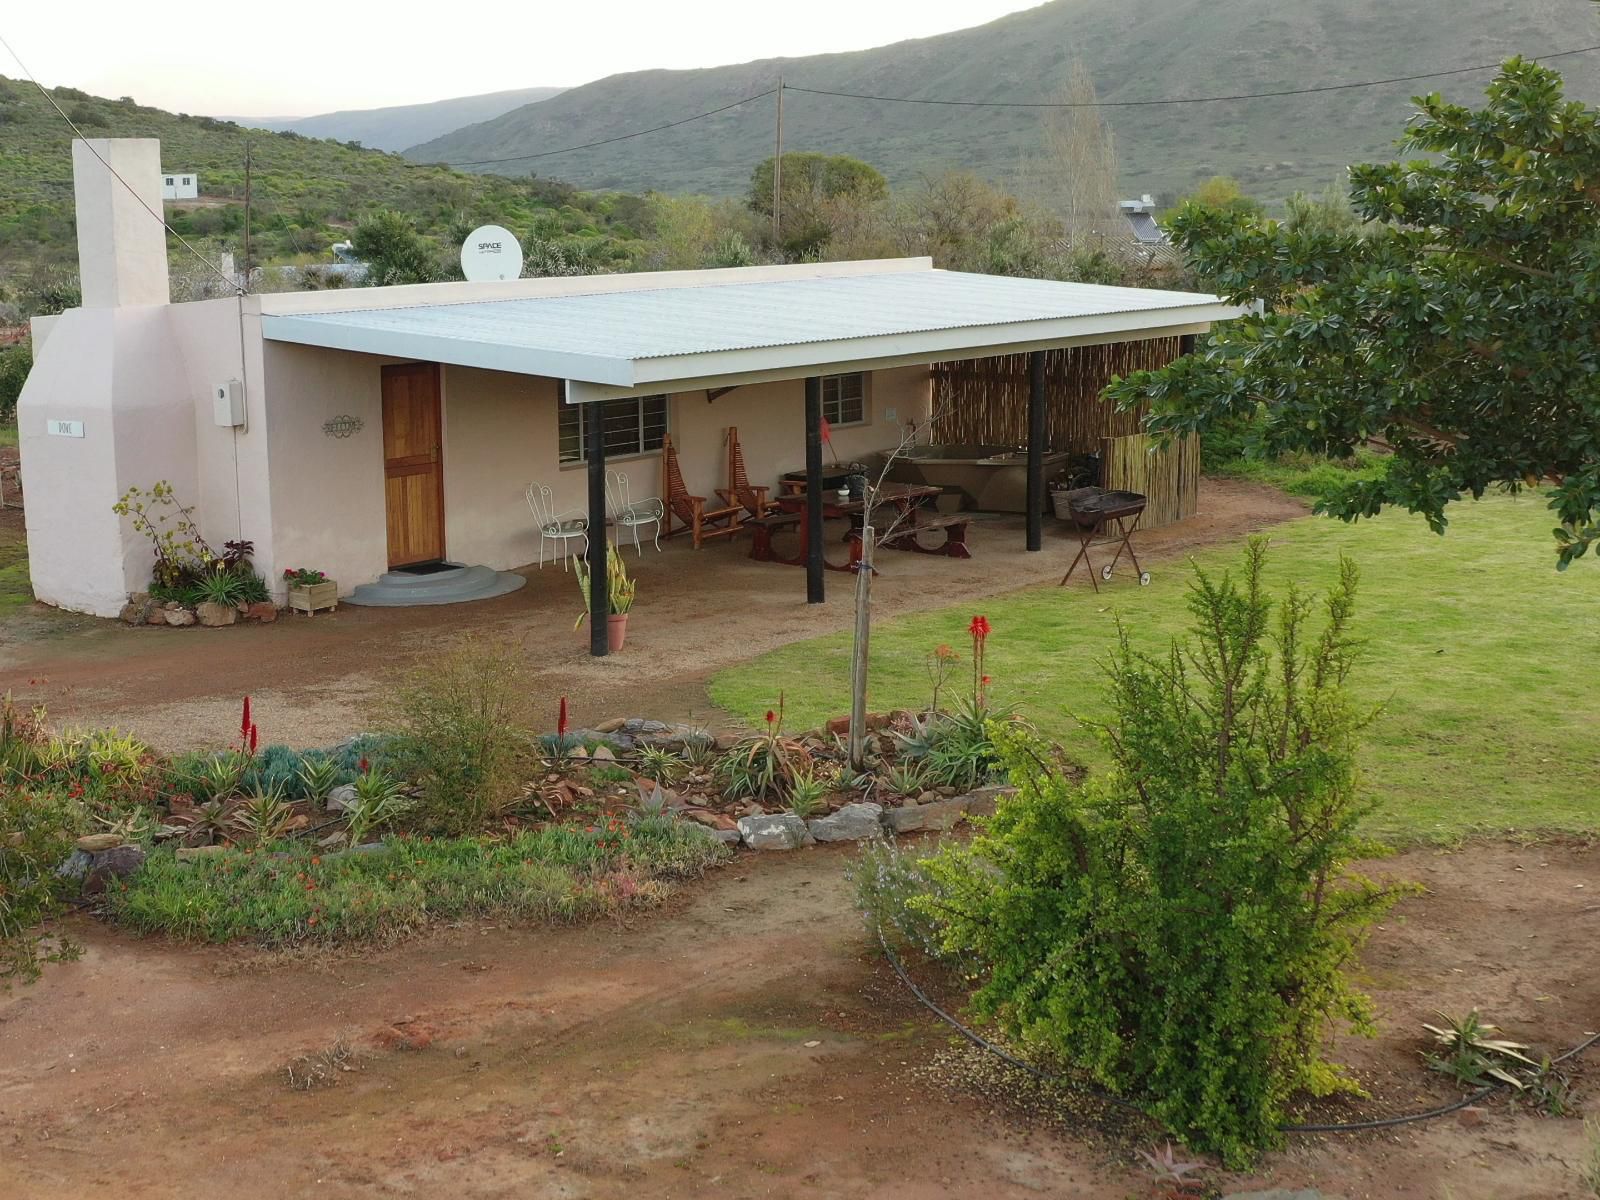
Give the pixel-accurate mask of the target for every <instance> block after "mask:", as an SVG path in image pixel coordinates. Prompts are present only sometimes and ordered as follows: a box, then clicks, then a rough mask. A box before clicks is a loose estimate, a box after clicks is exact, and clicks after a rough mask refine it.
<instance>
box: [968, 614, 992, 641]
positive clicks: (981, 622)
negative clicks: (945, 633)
mask: <svg viewBox="0 0 1600 1200" xmlns="http://www.w3.org/2000/svg"><path fill="white" fill-rule="evenodd" d="M967 632H968V633H970V634H971V635H972V636H973V638H974V639H975V640H977V641H980V642H981V641H983V639H984V638H986V637H988V636H989V618H988V617H985V616H983V615H981V614H980V615H978V616H976V617H973V618H972V623H971V624H970V625H968V626H967Z"/></svg>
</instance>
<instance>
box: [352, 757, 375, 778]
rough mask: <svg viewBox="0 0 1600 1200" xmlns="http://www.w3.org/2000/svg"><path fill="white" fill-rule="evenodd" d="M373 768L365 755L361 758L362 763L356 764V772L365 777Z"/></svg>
mask: <svg viewBox="0 0 1600 1200" xmlns="http://www.w3.org/2000/svg"><path fill="white" fill-rule="evenodd" d="M371 766H372V764H371V763H369V762H367V756H366V755H365V754H363V755H362V756H361V761H360V762H358V763H356V770H358V771H360V772H361V773H362V774H363V775H365V774H366V773H367V771H368V770H370V769H371Z"/></svg>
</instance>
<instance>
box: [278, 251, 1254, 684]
mask: <svg viewBox="0 0 1600 1200" xmlns="http://www.w3.org/2000/svg"><path fill="white" fill-rule="evenodd" d="M519 282H520V285H521V286H520V287H518V290H519V291H520V292H521V293H522V294H520V295H516V296H515V298H510V299H504V300H484V299H478V298H474V300H473V301H460V302H454V303H451V302H437V301H436V302H433V303H413V304H406V303H403V302H396V303H392V304H388V305H385V306H384V307H378V308H364V309H354V310H351V309H345V310H342V311H341V310H337V309H334V308H333V306H334V305H335V304H337V303H338V302H339V301H340V300H341V299H345V298H341V297H337V296H329V295H322V296H316V295H312V296H309V297H297V298H295V299H297V300H300V301H302V303H300V304H298V305H293V306H283V305H275V306H273V307H271V308H268V307H266V306H264V307H263V314H262V334H263V337H264V338H265V339H266V340H267V341H268V342H269V343H287V344H294V345H298V346H306V347H320V348H324V349H330V350H341V351H353V352H356V353H357V354H361V355H371V356H377V357H378V358H380V359H383V360H388V361H395V360H399V361H405V360H410V361H413V362H415V361H419V360H420V361H422V362H432V363H438V364H444V365H445V370H446V371H450V372H453V371H455V370H456V369H457V368H462V369H468V370H475V371H492V372H496V373H505V374H510V375H521V376H528V377H534V378H536V379H539V380H544V381H548V385H549V386H550V387H551V388H552V389H553V391H554V395H555V399H556V403H557V405H558V406H559V407H560V408H562V409H567V410H571V409H582V408H585V407H588V406H598V405H604V404H607V403H608V402H616V401H621V400H634V399H645V398H654V397H665V396H671V397H672V398H673V400H674V402H675V403H676V404H680V405H681V404H682V403H684V401H685V398H687V397H690V396H703V398H704V400H705V402H706V403H707V404H714V402H715V401H716V400H717V399H718V398H719V397H722V396H726V395H728V394H729V393H731V392H737V391H739V390H742V389H750V390H752V391H754V390H755V389H760V390H761V392H762V393H763V394H766V395H770V396H773V397H774V398H776V397H778V396H787V395H791V394H792V392H794V391H798V392H799V393H800V397H798V398H800V399H801V403H799V404H798V405H793V406H792V407H791V406H790V405H786V404H774V405H772V408H771V419H769V420H762V421H760V423H759V425H758V430H757V432H758V433H759V436H760V437H761V438H762V439H763V441H765V442H766V443H768V444H772V443H773V442H774V441H775V440H777V441H784V442H787V444H788V445H789V446H790V447H792V453H793V454H794V455H795V457H800V455H801V454H802V452H803V460H802V461H803V463H804V482H803V485H802V491H803V499H802V500H801V502H800V504H799V508H800V516H801V519H802V522H803V524H802V533H803V540H804V545H805V547H806V553H805V556H804V567H805V571H804V576H805V594H806V600H807V602H808V603H811V604H821V603H823V602H824V601H825V599H826V587H827V584H826V572H825V564H824V551H825V548H826V545H827V538H828V536H829V534H828V532H827V530H826V529H825V526H824V487H823V479H824V465H825V457H824V436H825V430H826V424H825V420H824V385H825V381H826V380H829V379H837V378H839V377H841V376H846V375H850V374H864V375H871V376H874V377H876V376H878V375H883V374H887V373H890V372H899V373H901V374H902V375H904V374H907V373H909V374H912V375H913V376H920V377H921V378H922V379H923V380H925V389H924V391H923V393H922V394H923V395H925V396H926V397H927V401H926V404H925V405H924V406H920V409H921V410H920V411H918V407H919V406H917V405H911V406H908V407H909V408H910V411H907V412H904V413H902V412H901V411H899V407H898V406H885V409H884V410H883V411H882V412H880V413H879V414H878V417H879V420H878V422H877V426H878V427H877V429H876V433H875V435H874V436H877V437H881V440H882V445H881V446H876V447H870V448H873V449H878V450H882V451H888V450H891V449H892V448H894V447H896V446H898V445H899V444H900V443H901V442H902V441H903V440H905V439H907V438H908V437H909V438H912V439H914V440H916V441H920V442H926V441H927V440H929V438H930V437H932V436H934V434H935V431H936V429H937V425H938V422H939V421H940V420H941V419H942V420H944V421H945V422H946V423H947V424H953V423H956V422H959V421H961V420H964V419H970V416H971V414H970V413H964V409H966V408H970V407H971V406H972V404H973V403H974V402H973V401H972V400H971V399H970V398H968V399H962V398H961V397H951V398H949V399H948V400H947V401H946V402H945V406H944V409H945V410H944V412H943V413H942V414H941V412H940V411H939V410H938V409H937V408H936V407H935V403H934V397H935V395H936V389H935V388H934V387H933V382H934V380H935V379H936V378H937V377H938V376H937V371H936V370H935V369H934V367H933V365H934V364H939V363H951V362H959V361H970V360H975V359H976V360H985V359H993V358H995V357H996V356H999V355H1011V356H1019V357H1018V359H1017V361H1020V362H1022V363H1023V364H1025V366H1026V378H1027V387H1026V399H1025V403H1024V404H1023V406H1022V411H1023V412H1024V413H1025V418H1026V429H1025V437H1024V438H1022V439H1020V440H1019V444H1018V445H1017V447H1016V451H1017V455H1018V460H1019V465H1020V466H1021V467H1022V472H1023V474H1024V484H1023V487H1024V490H1025V498H1024V501H1023V504H1022V508H1023V513H1022V515H1021V516H1020V517H1018V518H1015V519H1013V520H1008V521H1003V522H999V523H989V524H988V525H986V527H985V531H984V536H983V537H982V539H981V541H977V542H975V544H974V558H975V561H973V562H972V563H970V564H966V563H960V562H958V561H957V560H954V559H946V558H939V559H934V560H929V563H930V564H931V565H925V564H921V563H917V564H916V565H915V566H913V565H912V564H913V563H914V562H915V560H916V558H917V556H913V555H895V556H892V558H889V559H886V560H885V567H883V568H880V569H885V568H887V569H889V570H891V571H894V572H899V571H901V570H902V569H904V570H906V571H907V572H909V573H912V574H918V573H921V572H924V571H938V572H941V573H946V574H949V575H951V576H952V577H959V575H960V574H961V573H962V572H963V571H964V570H974V571H977V572H979V573H981V574H982V575H984V576H985V577H988V578H989V579H990V580H991V585H992V578H993V572H994V571H995V570H996V568H997V565H998V564H997V563H996V562H995V561H992V560H991V561H988V562H985V561H984V555H983V553H981V552H980V550H981V549H982V548H983V547H984V546H985V545H986V544H992V543H993V542H995V540H996V539H997V538H998V537H999V536H1002V535H1001V534H1000V532H999V531H1000V530H1001V529H1003V528H1009V529H1010V535H1011V536H1012V537H1014V538H1015V539H1016V545H1017V546H1018V547H1019V548H1020V552H1021V553H1023V554H1037V553H1038V552H1039V551H1040V550H1042V549H1043V548H1044V544H1045V519H1044V515H1043V514H1044V509H1045V506H1046V495H1045V485H1046V478H1047V477H1046V467H1045V460H1046V455H1047V452H1048V450H1049V449H1050V446H1051V433H1050V428H1049V425H1050V418H1051V403H1050V395H1051V380H1050V374H1051V361H1052V360H1051V358H1050V355H1051V354H1052V352H1055V353H1056V357H1057V360H1059V359H1060V352H1062V351H1070V350H1071V349H1073V348H1077V347H1088V346H1101V345H1106V344H1112V343H1146V342H1154V341H1157V340H1160V341H1163V342H1164V343H1167V344H1171V345H1177V346H1183V345H1185V344H1192V343H1185V342H1184V340H1183V339H1192V338H1193V337H1194V336H1195V335H1197V334H1199V333H1202V332H1204V331H1205V330H1206V329H1208V328H1209V327H1210V324H1211V323H1212V322H1213V321H1216V320H1224V319H1228V318H1229V317H1232V316H1234V315H1236V314H1237V311H1238V310H1237V309H1235V308H1233V307H1232V306H1229V305H1225V304H1223V303H1222V302H1221V301H1219V300H1218V299H1217V298H1216V297H1214V296H1207V295H1200V294H1193V293H1178V292H1156V291H1147V290H1142V289H1128V288H1105V287H1098V286H1092V285H1085V284H1070V283H1057V282H1051V281H1042V280H1030V279H1012V278H999V277H991V276H976V275H961V274H956V273H951V272H944V271H934V270H932V269H931V265H930V264H929V263H928V262H927V260H906V261H892V262H886V263H885V262H880V263H842V264H822V265H817V266H806V267H803V268H756V269H753V270H741V271H728V272H692V273H683V274H680V275H674V276H662V277H655V278H654V279H653V281H648V277H627V276H608V277H596V278H593V279H586V280H538V281H519ZM651 282H653V283H654V286H651V285H650V284H651ZM529 284H537V285H541V286H539V287H537V288H534V289H529V288H528V287H527V286H526V285H529ZM507 286H516V285H507ZM389 290H390V291H392V292H406V291H409V289H389ZM530 290H531V291H532V293H533V294H528V293H529V292H530ZM393 299H394V300H396V301H403V300H404V299H406V297H394V298H393ZM345 302H346V303H348V300H347V299H346V300H345ZM1059 390H1060V389H1059V388H1058V389H1057V391H1058V392H1059ZM795 409H798V410H799V411H798V412H796V411H794V410H795ZM593 411H599V410H598V409H594V410H593ZM796 417H798V420H796V419H795V418H796ZM778 420H781V421H782V424H783V425H787V426H788V430H787V431H786V430H784V429H783V428H782V427H781V426H780V425H776V424H774V421H778ZM575 428H576V431H577V435H578V437H579V438H580V439H581V458H582V471H583V482H584V489H583V505H582V507H583V510H584V512H585V514H586V516H587V520H588V525H589V528H590V529H591V530H599V529H603V528H605V527H606V523H607V515H608V513H607V497H606V474H607V469H608V457H609V447H608V439H607V436H606V433H605V428H604V422H603V421H601V420H599V419H594V420H581V421H578V422H575ZM515 453H516V450H515V447H514V446H506V445H501V446H499V447H497V448H496V449H495V454H496V455H497V456H498V457H500V458H501V459H503V458H504V457H505V456H506V455H507V454H510V455H513V456H514V455H515ZM770 466H771V461H770V459H768V458H763V460H762V462H761V464H759V465H758V464H756V463H752V464H751V467H752V475H753V476H754V475H755V474H756V472H757V471H758V470H759V471H761V472H763V474H766V473H771V474H776V472H775V471H769V468H770ZM462 469H466V470H469V471H470V470H471V469H472V465H471V464H461V463H457V464H456V470H458V471H459V470H462ZM752 482H754V483H758V484H767V485H769V486H772V487H773V490H774V491H776V490H777V489H776V483H777V481H776V479H769V478H765V477H762V478H753V479H752ZM696 490H698V489H696ZM702 553H715V554H718V556H719V558H720V559H722V560H724V561H722V562H719V568H718V570H719V574H721V573H723V572H726V571H729V570H732V569H734V568H733V567H732V566H731V564H732V563H733V562H734V561H736V560H737V561H738V562H739V566H738V568H737V570H740V571H744V570H750V569H754V570H757V571H765V572H768V573H770V572H772V570H773V568H771V567H770V566H767V565H765V564H760V563H748V560H747V559H746V557H745V551H744V550H743V549H742V548H741V549H737V550H736V549H733V548H731V547H730V548H729V549H728V551H727V552H726V553H724V552H723V550H722V549H721V548H720V547H718V548H708V549H707V550H705V551H702ZM588 554H589V563H590V567H591V570H592V571H594V572H595V574H596V578H604V575H605V554H606V544H605V539H604V538H601V537H593V538H590V539H589V546H588ZM674 560H676V561H677V562H678V563H679V564H680V568H681V567H682V566H683V565H685V564H684V559H682V558H681V557H680V556H679V555H678V554H673V555H671V556H668V557H666V558H663V559H662V560H661V562H662V564H665V563H667V562H671V561H674ZM902 561H904V563H905V564H906V565H905V567H904V568H902V565H901V564H902ZM746 564H747V565H746ZM1021 581H1022V580H1020V579H1019V582H1021ZM735 607H737V606H735ZM607 609H608V606H607V597H606V589H605V588H602V587H596V588H593V589H591V611H590V618H591V620H590V624H589V630H590V633H589V636H590V646H589V649H590V653H591V654H593V655H595V656H597V657H598V656H604V655H605V654H606V652H607V644H606V632H605V631H606V617H607V615H608V611H607Z"/></svg>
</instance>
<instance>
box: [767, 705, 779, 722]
mask: <svg viewBox="0 0 1600 1200" xmlns="http://www.w3.org/2000/svg"><path fill="white" fill-rule="evenodd" d="M777 719H778V714H777V713H775V712H773V711H772V710H771V709H770V708H769V709H767V724H768V725H771V724H773V723H774V722H775V721H777Z"/></svg>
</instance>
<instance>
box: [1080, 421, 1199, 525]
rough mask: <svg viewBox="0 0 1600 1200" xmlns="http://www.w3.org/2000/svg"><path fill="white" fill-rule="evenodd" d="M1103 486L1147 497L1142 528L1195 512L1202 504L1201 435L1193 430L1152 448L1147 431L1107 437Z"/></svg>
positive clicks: (1141, 522) (1104, 450)
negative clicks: (1172, 440)
mask: <svg viewBox="0 0 1600 1200" xmlns="http://www.w3.org/2000/svg"><path fill="white" fill-rule="evenodd" d="M1100 454H1101V460H1100V471H1101V479H1102V481H1103V482H1102V485H1101V486H1103V487H1106V488H1109V489H1110V490H1112V491H1116V492H1138V493H1140V494H1141V495H1143V496H1146V497H1148V502H1147V503H1146V504H1145V509H1144V516H1142V517H1141V518H1140V519H1139V528H1141V529H1155V528H1157V527H1159V526H1161V525H1170V524H1172V523H1173V522H1174V521H1181V520H1183V519H1184V518H1185V517H1189V516H1193V515H1194V512H1195V510H1196V509H1197V508H1198V507H1199V504H1200V437H1199V435H1198V434H1193V433H1191V434H1190V435H1189V436H1188V437H1186V438H1184V439H1183V440H1182V441H1176V442H1173V443H1172V444H1171V445H1169V446H1167V447H1166V448H1165V449H1163V450H1156V451H1153V452H1152V451H1151V449H1150V437H1149V435H1148V434H1143V433H1134V434H1129V435H1128V436H1127V437H1108V438H1106V439H1105V440H1104V442H1102V444H1101V451H1100Z"/></svg>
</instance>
